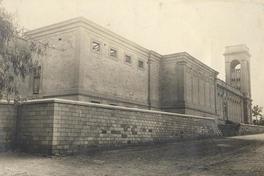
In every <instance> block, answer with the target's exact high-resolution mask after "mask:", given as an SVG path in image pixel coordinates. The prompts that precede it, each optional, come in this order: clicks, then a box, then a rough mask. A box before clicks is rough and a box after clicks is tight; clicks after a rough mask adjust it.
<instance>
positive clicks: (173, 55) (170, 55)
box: [163, 51, 219, 75]
mask: <svg viewBox="0 0 264 176" xmlns="http://www.w3.org/2000/svg"><path fill="white" fill-rule="evenodd" d="M179 56H183V57H186V58H188V59H191V60H192V61H194V62H195V63H197V64H198V65H200V66H203V67H205V68H207V69H208V70H210V71H212V72H215V74H216V75H218V74H219V72H218V71H216V70H214V69H213V68H211V67H209V66H208V65H206V64H205V63H203V62H201V61H200V60H198V59H196V58H195V57H193V56H192V55H190V54H189V53H187V52H185V51H184V52H179V53H172V54H167V55H163V58H164V59H168V58H171V57H179Z"/></svg>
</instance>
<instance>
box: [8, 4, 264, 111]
mask: <svg viewBox="0 0 264 176" xmlns="http://www.w3.org/2000/svg"><path fill="white" fill-rule="evenodd" d="M3 3H4V6H5V7H6V9H7V10H8V11H9V12H12V13H14V14H15V16H16V17H17V20H18V22H19V24H20V25H21V26H23V27H25V28H26V29H35V28H38V27H42V26H45V25H49V24H52V23H56V22H60V21H63V20H67V19H70V18H74V17H77V16H83V17H86V18H87V19H89V20H92V21H94V22H95V23H97V24H99V25H101V26H103V27H106V28H108V29H110V30H111V31H113V32H115V33H117V34H119V35H121V36H123V37H125V38H127V39H129V40H132V41H134V42H136V43H138V44H140V45H142V46H143V47H145V48H147V49H152V50H154V51H156V52H158V53H160V54H169V53H175V52H182V51H186V52H188V53H190V54H191V55H192V56H194V57H196V58H197V59H199V60H201V61H202V62H204V63H205V64H207V65H209V66H211V67H213V68H214V69H216V70H217V71H218V72H220V74H219V77H220V78H221V79H224V72H225V70H224V57H223V55H222V54H223V52H224V47H225V46H228V45H236V44H246V45H247V46H248V47H249V49H250V53H251V55H252V57H251V73H252V74H251V80H252V81H251V83H252V85H251V86H252V95H253V104H259V105H261V106H264V98H263V97H264V90H263V89H264V59H263V57H264V1H262V0H4V1H3Z"/></svg>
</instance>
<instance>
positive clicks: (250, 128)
mask: <svg viewBox="0 0 264 176" xmlns="http://www.w3.org/2000/svg"><path fill="white" fill-rule="evenodd" d="M258 133H264V126H259V125H250V124H244V123H241V124H240V128H239V135H248V134H258Z"/></svg>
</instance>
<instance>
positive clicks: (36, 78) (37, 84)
mask: <svg viewBox="0 0 264 176" xmlns="http://www.w3.org/2000/svg"><path fill="white" fill-rule="evenodd" d="M40 73H41V66H38V67H36V68H34V69H33V94H39V90H40Z"/></svg>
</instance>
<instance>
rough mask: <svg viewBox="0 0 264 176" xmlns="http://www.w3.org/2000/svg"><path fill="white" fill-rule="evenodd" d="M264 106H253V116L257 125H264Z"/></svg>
mask: <svg viewBox="0 0 264 176" xmlns="http://www.w3.org/2000/svg"><path fill="white" fill-rule="evenodd" d="M262 112H263V107H261V106H259V105H254V106H253V108H252V116H253V117H254V118H255V119H254V124H257V125H264V119H263V114H262Z"/></svg>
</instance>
